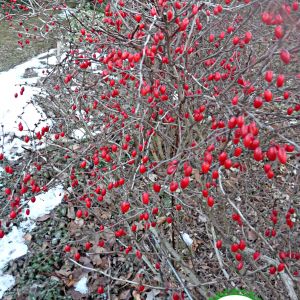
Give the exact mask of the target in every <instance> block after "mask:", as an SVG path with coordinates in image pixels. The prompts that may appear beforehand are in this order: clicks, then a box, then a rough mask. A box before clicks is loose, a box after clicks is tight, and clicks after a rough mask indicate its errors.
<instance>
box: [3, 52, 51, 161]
mask: <svg viewBox="0 0 300 300" xmlns="http://www.w3.org/2000/svg"><path fill="white" fill-rule="evenodd" d="M53 53H54V50H52V51H49V52H47V53H43V54H41V55H39V56H37V57H34V58H32V59H31V60H29V61H27V62H25V63H23V64H20V65H18V66H16V67H15V68H13V69H10V70H9V71H6V72H2V73H0V90H1V95H0V107H1V110H0V126H3V130H4V134H5V135H6V137H5V138H4V137H2V138H4V154H5V156H6V157H7V158H8V159H16V158H18V157H17V156H16V154H17V153H22V152H23V149H22V147H21V146H22V145H23V146H24V145H26V143H25V142H23V139H22V136H24V135H26V134H28V130H32V129H34V128H35V124H36V123H38V121H39V120H40V118H41V116H42V117H43V118H45V115H44V114H43V113H42V111H40V110H39V109H38V108H37V107H36V106H34V105H33V104H32V103H30V101H31V99H32V97H33V95H34V94H36V93H38V92H39V89H38V88H35V87H32V86H29V85H33V84H35V83H36V82H37V80H38V78H40V77H43V76H44V74H43V73H42V70H43V69H45V64H46V62H52V61H53V57H52V56H51V57H49V58H43V57H45V55H53ZM26 69H31V70H32V71H33V74H37V76H36V77H32V78H23V76H24V72H25V70H26ZM21 87H24V88H25V89H24V94H23V95H20V90H21ZM15 93H17V94H18V97H17V98H15ZM22 113H23V114H22ZM21 114H22V116H21ZM19 116H21V118H18V117H19ZM19 122H22V124H23V127H24V130H23V131H22V132H20V131H19V130H18V124H19ZM43 125H45V124H41V125H40V126H39V127H38V130H40V129H41V127H42V126H43ZM48 125H49V124H48ZM1 134H2V132H1ZM15 135H16V136H18V137H20V138H19V139H16V138H14V136H15ZM28 135H29V134H28Z"/></svg>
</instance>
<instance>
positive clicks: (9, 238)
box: [0, 186, 64, 299]
mask: <svg viewBox="0 0 300 300" xmlns="http://www.w3.org/2000/svg"><path fill="white" fill-rule="evenodd" d="M63 196H64V192H63V188H62V186H57V187H55V188H53V189H50V190H49V191H48V192H46V193H44V194H41V195H38V196H37V197H36V202H35V203H32V202H30V203H29V207H30V215H29V216H26V217H27V220H26V221H23V222H21V223H20V225H19V227H16V226H13V227H12V228H11V231H10V232H9V233H8V234H7V235H5V236H4V237H3V238H2V239H1V240H0V249H1V256H0V299H1V298H2V296H3V294H4V293H5V291H7V290H8V289H10V288H11V287H13V286H14V284H15V280H14V278H13V277H12V276H11V275H8V274H3V271H2V270H3V268H4V267H5V266H6V265H7V264H8V263H9V262H10V261H11V260H14V259H17V258H19V257H21V256H24V255H26V254H27V251H28V247H27V245H26V244H25V240H24V235H25V234H26V233H27V232H30V231H31V230H33V229H34V228H35V226H36V224H35V222H34V220H36V219H37V218H39V217H41V216H43V215H45V214H47V213H49V212H50V211H51V210H52V209H53V208H55V207H56V206H57V205H59V204H60V202H61V201H62V199H63ZM24 214H25V213H24ZM24 216H25V215H24Z"/></svg>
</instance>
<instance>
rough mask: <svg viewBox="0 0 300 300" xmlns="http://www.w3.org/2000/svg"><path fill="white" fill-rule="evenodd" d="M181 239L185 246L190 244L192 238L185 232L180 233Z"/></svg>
mask: <svg viewBox="0 0 300 300" xmlns="http://www.w3.org/2000/svg"><path fill="white" fill-rule="evenodd" d="M181 236H182V239H183V241H184V242H185V243H186V245H187V246H189V247H190V246H191V245H192V244H193V239H191V237H190V236H189V235H188V234H187V233H186V232H185V233H183V234H182V235H181Z"/></svg>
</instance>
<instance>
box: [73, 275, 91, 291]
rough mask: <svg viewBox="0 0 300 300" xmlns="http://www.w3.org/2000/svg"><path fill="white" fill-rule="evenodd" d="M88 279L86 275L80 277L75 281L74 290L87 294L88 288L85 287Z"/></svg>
mask: <svg viewBox="0 0 300 300" xmlns="http://www.w3.org/2000/svg"><path fill="white" fill-rule="evenodd" d="M87 282H88V279H87V277H86V276H84V277H82V278H81V279H80V280H79V281H78V282H76V283H75V291H77V292H79V293H81V294H83V295H84V294H87V293H88V292H89V289H88V287H87Z"/></svg>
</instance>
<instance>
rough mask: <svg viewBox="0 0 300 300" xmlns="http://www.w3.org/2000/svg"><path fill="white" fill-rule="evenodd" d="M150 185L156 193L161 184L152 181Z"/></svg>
mask: <svg viewBox="0 0 300 300" xmlns="http://www.w3.org/2000/svg"><path fill="white" fill-rule="evenodd" d="M152 187H153V190H154V192H156V193H159V192H160V190H161V186H160V185H159V184H158V183H154V184H153V186H152Z"/></svg>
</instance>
